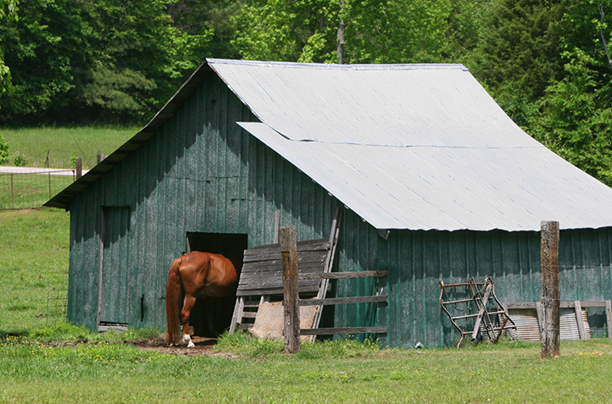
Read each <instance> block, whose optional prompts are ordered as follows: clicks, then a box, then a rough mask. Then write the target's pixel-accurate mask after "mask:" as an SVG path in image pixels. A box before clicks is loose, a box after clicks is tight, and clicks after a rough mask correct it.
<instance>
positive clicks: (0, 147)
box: [0, 135, 10, 164]
mask: <svg viewBox="0 0 612 404" xmlns="http://www.w3.org/2000/svg"><path fill="white" fill-rule="evenodd" d="M9 155H10V154H9V146H8V143H6V140H4V138H3V137H2V135H0V164H2V163H6V162H7V161H8V160H9Z"/></svg>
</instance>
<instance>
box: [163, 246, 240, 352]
mask: <svg viewBox="0 0 612 404" xmlns="http://www.w3.org/2000/svg"><path fill="white" fill-rule="evenodd" d="M237 286H238V274H237V273H236V268H235V267H234V264H232V262H231V261H230V260H228V259H227V258H225V257H224V256H223V255H220V254H211V253H205V252H199V251H193V252H190V253H188V254H185V255H183V256H181V257H179V258H177V259H175V260H174V262H173V263H172V266H170V271H169V272H168V284H167V286H166V318H167V320H168V344H169V345H175V344H178V343H179V334H178V325H179V324H178V323H179V317H178V315H179V311H180V313H181V323H182V328H183V342H185V343H186V344H187V346H188V347H193V346H194V344H193V342H192V341H191V337H190V336H189V316H190V315H191V310H192V309H193V306H194V304H195V302H196V299H197V297H198V296H202V295H203V296H213V297H224V296H232V295H235V294H236V288H237ZM181 306H182V310H181ZM208 321H209V323H210V322H211V321H212V318H211V316H210V315H209V316H208Z"/></svg>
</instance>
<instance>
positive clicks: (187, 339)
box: [183, 334, 195, 348]
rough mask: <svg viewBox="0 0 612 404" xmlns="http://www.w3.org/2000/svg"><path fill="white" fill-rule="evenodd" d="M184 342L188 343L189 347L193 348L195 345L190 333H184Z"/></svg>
mask: <svg viewBox="0 0 612 404" xmlns="http://www.w3.org/2000/svg"><path fill="white" fill-rule="evenodd" d="M183 342H184V343H186V344H187V348H193V347H194V346H195V344H194V343H193V341H192V340H191V336H190V335H189V334H183Z"/></svg>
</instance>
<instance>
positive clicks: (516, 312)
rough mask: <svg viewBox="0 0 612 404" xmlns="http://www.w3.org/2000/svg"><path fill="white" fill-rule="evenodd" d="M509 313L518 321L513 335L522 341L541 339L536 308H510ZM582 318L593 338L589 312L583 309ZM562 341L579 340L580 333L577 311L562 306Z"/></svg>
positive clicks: (589, 336) (560, 316)
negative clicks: (588, 317) (588, 316)
mask: <svg viewBox="0 0 612 404" xmlns="http://www.w3.org/2000/svg"><path fill="white" fill-rule="evenodd" d="M508 313H509V314H510V317H511V318H512V320H514V322H515V323H516V331H514V330H513V331H512V335H513V336H514V337H515V338H518V339H520V340H521V341H540V328H539V326H538V318H537V315H536V310H535V309H509V310H508ZM582 318H583V322H584V327H585V331H586V335H587V339H590V338H591V329H590V328H589V322H588V319H587V312H586V310H585V309H583V310H582ZM559 323H560V325H559V326H560V334H561V335H560V336H561V341H578V340H580V333H579V332H578V324H577V323H576V311H575V310H574V309H573V308H562V309H560V310H559Z"/></svg>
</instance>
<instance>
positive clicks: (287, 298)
mask: <svg viewBox="0 0 612 404" xmlns="http://www.w3.org/2000/svg"><path fill="white" fill-rule="evenodd" d="M280 248H281V258H282V265H283V308H284V323H283V324H284V327H283V334H284V336H285V351H286V352H290V353H293V352H297V351H299V350H300V312H299V308H298V300H299V298H298V267H297V265H298V262H297V232H296V229H295V226H285V227H282V228H281V229H280Z"/></svg>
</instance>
